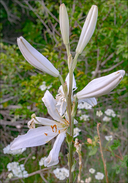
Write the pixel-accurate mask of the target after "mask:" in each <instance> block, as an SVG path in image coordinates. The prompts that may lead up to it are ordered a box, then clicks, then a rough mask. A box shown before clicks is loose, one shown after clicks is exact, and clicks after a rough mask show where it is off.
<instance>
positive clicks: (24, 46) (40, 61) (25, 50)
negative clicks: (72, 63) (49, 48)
mask: <svg viewBox="0 0 128 183" xmlns="http://www.w3.org/2000/svg"><path fill="white" fill-rule="evenodd" d="M17 44H18V47H19V49H20V51H21V53H22V54H23V56H24V58H25V59H26V60H27V61H28V62H29V63H30V64H31V65H33V66H34V67H36V68H37V69H39V70H41V71H44V72H46V73H48V74H50V75H52V76H54V77H57V76H59V71H58V70H57V69H56V68H55V67H54V66H53V65H52V63H51V62H50V61H49V60H48V59H47V58H46V57H44V56H43V55H42V54H41V53H40V52H38V51H37V50H36V49H35V48H34V47H32V46H31V45H30V44H29V43H28V42H27V41H26V40H25V39H24V38H23V37H19V38H18V39H17Z"/></svg>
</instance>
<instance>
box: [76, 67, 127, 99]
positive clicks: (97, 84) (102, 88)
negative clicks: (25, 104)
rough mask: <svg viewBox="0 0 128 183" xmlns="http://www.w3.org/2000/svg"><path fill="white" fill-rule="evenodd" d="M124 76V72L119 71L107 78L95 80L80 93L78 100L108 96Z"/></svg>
mask: <svg viewBox="0 0 128 183" xmlns="http://www.w3.org/2000/svg"><path fill="white" fill-rule="evenodd" d="M124 74H125V71H124V70H119V71H116V72H113V73H112V74H109V75H107V76H103V77H100V78H97V79H94V80H92V81H91V82H90V83H88V84H87V86H85V88H83V90H81V91H80V92H78V93H77V94H76V96H77V98H78V99H85V98H90V97H99V96H101V95H105V94H108V93H109V92H110V91H111V90H113V89H114V88H115V87H116V86H117V85H118V84H119V83H120V81H121V80H122V78H123V76H124Z"/></svg>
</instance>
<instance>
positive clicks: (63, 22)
mask: <svg viewBox="0 0 128 183" xmlns="http://www.w3.org/2000/svg"><path fill="white" fill-rule="evenodd" d="M59 22H60V30H61V35H62V38H63V42H64V44H65V45H67V44H68V43H69V19H68V13H67V10H66V7H65V4H61V5H60V9H59Z"/></svg>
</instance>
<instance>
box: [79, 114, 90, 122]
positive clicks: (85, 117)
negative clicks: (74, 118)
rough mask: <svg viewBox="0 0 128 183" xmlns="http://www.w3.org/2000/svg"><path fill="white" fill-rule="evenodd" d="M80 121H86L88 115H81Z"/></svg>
mask: <svg viewBox="0 0 128 183" xmlns="http://www.w3.org/2000/svg"><path fill="white" fill-rule="evenodd" d="M80 120H84V121H88V120H89V115H86V114H84V115H81V116H80Z"/></svg>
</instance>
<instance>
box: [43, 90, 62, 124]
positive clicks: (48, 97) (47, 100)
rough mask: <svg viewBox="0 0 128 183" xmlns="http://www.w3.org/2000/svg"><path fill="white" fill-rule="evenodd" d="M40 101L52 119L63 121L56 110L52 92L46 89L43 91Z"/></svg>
mask: <svg viewBox="0 0 128 183" xmlns="http://www.w3.org/2000/svg"><path fill="white" fill-rule="evenodd" d="M42 101H43V102H44V104H45V106H46V107H47V110H48V113H49V114H50V116H51V117H52V118H53V119H54V120H56V121H59V122H61V123H65V122H64V120H63V119H62V117H61V116H60V114H59V112H58V110H57V107H56V100H55V99H54V98H53V96H52V94H51V93H50V92H49V91H48V90H47V91H46V92H45V94H44V97H43V98H42Z"/></svg>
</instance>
